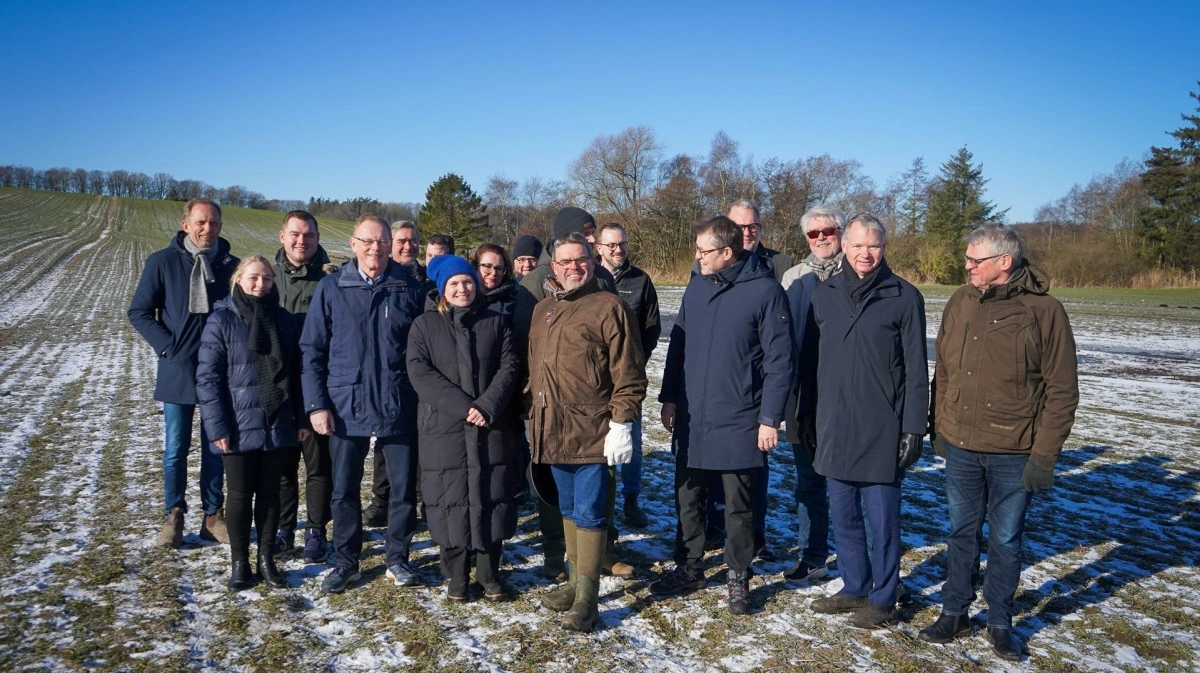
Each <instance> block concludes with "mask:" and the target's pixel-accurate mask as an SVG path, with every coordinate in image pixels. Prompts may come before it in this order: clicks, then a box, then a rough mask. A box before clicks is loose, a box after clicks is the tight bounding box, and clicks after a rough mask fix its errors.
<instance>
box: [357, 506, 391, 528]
mask: <svg viewBox="0 0 1200 673" xmlns="http://www.w3.org/2000/svg"><path fill="white" fill-rule="evenodd" d="M363 525H364V526H366V527H368V528H387V525H388V511H387V506H383V507H380V506H379V505H377V504H375V503H371V506H370V507H367V509H366V511H365V512H363Z"/></svg>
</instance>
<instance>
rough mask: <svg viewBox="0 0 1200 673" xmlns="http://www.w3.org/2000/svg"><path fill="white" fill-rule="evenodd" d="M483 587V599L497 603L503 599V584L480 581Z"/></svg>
mask: <svg viewBox="0 0 1200 673" xmlns="http://www.w3.org/2000/svg"><path fill="white" fill-rule="evenodd" d="M479 586H481V587H483V600H485V601H488V602H489V603H498V602H500V601H502V600H504V585H503V584H501V583H499V582H480V584H479Z"/></svg>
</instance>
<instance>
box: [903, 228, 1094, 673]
mask: <svg viewBox="0 0 1200 673" xmlns="http://www.w3.org/2000/svg"><path fill="white" fill-rule="evenodd" d="M966 243H967V254H966V265H965V266H966V269H967V274H968V276H969V278H968V284H967V285H964V286H963V287H961V288H959V289H958V291H956V292H955V293H954V294H953V295H952V296H951V297H950V300H949V301H947V302H946V309H945V312H944V313H943V315H942V325H941V327H940V328H939V330H938V335H937V347H936V351H937V362H936V364H935V368H934V377H933V380H934V382H933V390H934V393H933V407H932V409H931V411H930V419H931V421H932V422H931V424H930V425H931V432H932V434H933V435H934V441H933V446H934V450H935V451H937V453H938V455H939V456H941V457H942V458H944V459H945V460H946V499H947V501H948V502H949V506H950V535H949V537H948V538H947V552H946V556H947V558H946V568H947V574H946V584H945V586H943V588H942V614H941V615H940V616H939V617H938V619H937V621H935V622H934V623H933V624H932V625H930V626H929V627H927V628H925V629H922V630H921V632H920V636H921V638H922V639H924V640H928V641H931V642H935V643H947V642H950V641H951V640H953V639H954V638H957V637H959V636H963V635H967V634H969V633H970V632H971V619H970V615H969V614H968V609H969V608H970V607H971V602H972V601H973V600H974V598H975V592H974V589H973V583H972V575H973V574H975V569H976V568H978V567H979V565H978V563H979V562H978V558H979V548H978V546H977V544H978V543H977V535H978V531H979V529H980V527H981V526H982V521H983V517H985V516H986V517H987V522H988V531H989V532H988V562H987V577H986V579H985V581H984V583H983V597H984V600H986V601H987V607H988V609H987V637H988V639H989V640H990V641H991V642H992V647H993V649H994V650H995V652H996V654H997V655H998V656H999V657H1000V658H1002V659H1006V660H1008V661H1019V660H1020V659H1021V653H1022V646H1021V643H1020V642H1019V641H1018V640H1017V639H1016V638H1015V637H1014V636H1013V632H1012V618H1013V614H1014V613H1015V612H1016V606H1015V605H1014V603H1013V597H1014V595H1015V594H1016V591H1017V584H1018V583H1019V582H1020V579H1021V537H1022V533H1023V531H1024V527H1025V513H1026V511H1027V508H1028V507H1029V502H1030V499H1031V498H1032V496H1033V492H1034V491H1038V490H1043V489H1048V488H1051V487H1052V486H1053V485H1054V465H1055V463H1056V462H1057V461H1058V455H1059V453H1060V452H1061V451H1062V447H1063V443H1065V442H1066V441H1067V436H1068V435H1069V434H1070V432H1071V426H1072V425H1074V423H1075V409H1076V407H1078V406H1079V380H1078V372H1077V365H1076V360H1075V337H1074V335H1073V334H1072V332H1071V324H1070V322H1069V321H1068V320H1067V313H1066V311H1065V310H1064V309H1063V306H1062V304H1061V303H1059V301H1058V300H1057V299H1055V298H1053V297H1051V296H1050V295H1049V294H1048V292H1049V290H1050V280H1049V278H1047V276H1046V275H1045V273H1043V272H1042V271H1041V270H1040V269H1038V268H1036V267H1034V266H1031V265H1030V264H1028V263H1027V262H1026V261H1025V254H1024V244H1023V243H1022V242H1021V239H1020V238H1019V237H1018V236H1017V235H1016V233H1015V232H1013V230H1012V229H1009V228H1007V227H1005V226H1003V225H1000V224H985V225H983V226H981V227H979V228H978V229H975V230H974V231H972V232H971V233H970V234H967V237H966Z"/></svg>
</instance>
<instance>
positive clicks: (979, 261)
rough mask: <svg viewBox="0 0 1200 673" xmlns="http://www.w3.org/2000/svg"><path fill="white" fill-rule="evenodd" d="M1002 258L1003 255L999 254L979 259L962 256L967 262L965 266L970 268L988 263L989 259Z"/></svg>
mask: <svg viewBox="0 0 1200 673" xmlns="http://www.w3.org/2000/svg"><path fill="white" fill-rule="evenodd" d="M1003 256H1004V253H1001V254H999V255H992V256H991V257H980V258H979V259H975V258H974V257H972V256H970V255H963V258H964V259H965V260H966V261H967V264H970V265H971V266H979V265H980V264H983V263H984V262H986V261H988V260H989V259H996V258H997V257H1003Z"/></svg>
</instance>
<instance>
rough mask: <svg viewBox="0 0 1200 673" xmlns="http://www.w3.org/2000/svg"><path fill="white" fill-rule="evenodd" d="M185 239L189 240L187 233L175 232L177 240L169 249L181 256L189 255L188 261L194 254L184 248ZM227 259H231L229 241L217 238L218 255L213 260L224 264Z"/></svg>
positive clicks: (174, 240) (175, 239) (172, 241)
mask: <svg viewBox="0 0 1200 673" xmlns="http://www.w3.org/2000/svg"><path fill="white" fill-rule="evenodd" d="M185 238H187V232H186V231H177V232H175V238H173V239H171V244H170V245H169V246H168V247H169V248H171V249H172V250H175V251H177V252H179V253H181V254H184V255H187V256H188V259H191V258H192V253H190V252H188V251H187V248H185V247H183V239H185ZM227 257H229V241H226V240H225V239H223V238H220V237H217V255H216V257H215V258H213V259H214V262H215V263H217V264H222V263H224V261H225V259H226V258H227Z"/></svg>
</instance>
